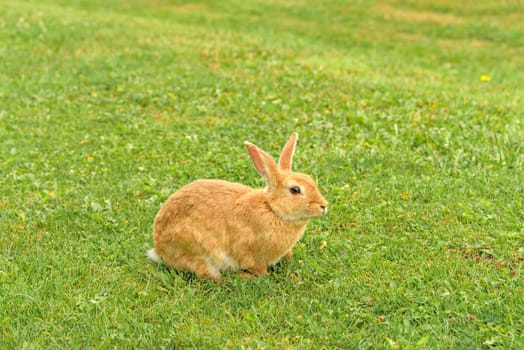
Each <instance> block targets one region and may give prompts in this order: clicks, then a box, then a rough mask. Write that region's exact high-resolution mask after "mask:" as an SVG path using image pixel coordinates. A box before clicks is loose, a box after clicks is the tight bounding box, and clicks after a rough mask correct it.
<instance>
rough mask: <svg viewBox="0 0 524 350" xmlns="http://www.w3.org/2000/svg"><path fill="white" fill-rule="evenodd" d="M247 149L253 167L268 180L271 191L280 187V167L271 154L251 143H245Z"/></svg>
mask: <svg viewBox="0 0 524 350" xmlns="http://www.w3.org/2000/svg"><path fill="white" fill-rule="evenodd" d="M244 145H245V146H246V149H247V151H248V153H249V155H250V156H251V160H252V161H253V165H254V166H255V169H257V171H258V173H259V174H260V175H262V177H263V178H264V179H265V180H266V182H267V186H268V188H269V190H273V189H275V188H276V187H277V185H278V167H277V163H275V161H274V160H273V158H271V156H270V155H269V154H267V153H266V152H264V151H262V150H261V149H260V148H258V147H257V146H255V145H254V144H252V143H250V142H247V141H246V142H244Z"/></svg>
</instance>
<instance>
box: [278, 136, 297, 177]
mask: <svg viewBox="0 0 524 350" xmlns="http://www.w3.org/2000/svg"><path fill="white" fill-rule="evenodd" d="M297 139H298V134H297V133H296V132H294V133H292V134H291V136H290V137H289V140H287V142H286V145H285V146H284V148H283V149H282V153H280V158H279V159H278V167H279V168H280V169H282V170H288V171H291V165H292V163H293V155H294V154H295V146H296V145H297Z"/></svg>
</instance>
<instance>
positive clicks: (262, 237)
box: [147, 133, 328, 282]
mask: <svg viewBox="0 0 524 350" xmlns="http://www.w3.org/2000/svg"><path fill="white" fill-rule="evenodd" d="M297 139H298V134H297V133H293V134H292V135H291V136H290V138H289V140H288V141H287V143H286V145H285V146H284V148H283V150H282V153H281V154H280V158H279V161H278V164H277V163H275V161H274V160H273V159H272V158H271V156H270V155H269V154H267V153H266V152H264V151H263V150H261V149H260V148H258V147H257V146H255V145H254V144H252V143H249V142H247V141H246V142H245V143H244V144H245V147H246V148H247V151H248V153H249V155H250V157H251V160H252V161H253V164H254V166H255V169H256V170H257V172H258V173H259V174H260V175H261V176H262V177H263V178H264V179H265V181H266V184H267V186H266V187H265V188H264V189H253V188H251V187H248V186H245V185H242V184H239V183H232V182H227V181H223V180H196V181H194V182H192V183H190V184H188V185H186V186H184V187H182V188H180V189H179V190H178V191H176V192H175V193H174V194H172V195H171V197H169V198H168V200H167V201H166V202H165V203H164V204H163V206H162V207H161V208H160V210H159V211H158V213H157V215H156V217H155V221H154V229H153V240H154V248H153V249H151V250H150V251H149V252H148V254H147V255H148V256H149V258H150V259H151V260H153V261H155V262H158V263H163V264H165V265H167V266H171V267H174V268H175V269H176V270H179V271H189V272H192V273H194V274H195V275H196V276H197V277H200V278H205V279H212V280H215V281H217V282H218V281H220V279H221V272H223V271H226V270H233V271H238V270H241V271H243V272H242V275H247V276H246V277H253V276H254V277H259V276H262V275H265V274H266V273H267V268H268V266H271V265H273V264H275V263H277V262H278V261H280V260H281V259H282V258H283V257H287V258H288V259H289V258H291V255H292V248H293V246H294V245H295V244H296V243H297V242H298V240H299V239H300V238H302V236H303V234H304V231H305V229H306V225H307V223H308V221H309V219H311V218H316V217H321V216H323V215H325V214H326V213H327V209H328V203H327V201H326V200H325V199H324V197H323V196H322V194H321V193H320V191H319V190H318V188H317V186H316V184H315V182H314V181H313V179H312V178H311V177H310V176H309V175H306V174H301V173H296V172H292V171H291V164H292V160H293V154H294V152H295V146H296V142H297Z"/></svg>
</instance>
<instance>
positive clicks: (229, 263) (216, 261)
mask: <svg viewBox="0 0 524 350" xmlns="http://www.w3.org/2000/svg"><path fill="white" fill-rule="evenodd" d="M204 260H205V262H206V264H207V266H208V269H209V270H210V271H212V273H218V274H220V272H221V271H226V270H229V269H231V270H233V271H235V270H238V268H239V266H238V262H237V261H235V260H234V259H233V258H232V257H230V256H229V255H227V254H226V252H224V251H220V252H218V254H216V255H214V256H212V257H205V258H204Z"/></svg>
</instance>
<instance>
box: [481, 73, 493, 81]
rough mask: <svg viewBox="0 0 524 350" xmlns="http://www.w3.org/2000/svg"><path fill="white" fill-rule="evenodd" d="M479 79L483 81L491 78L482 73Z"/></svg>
mask: <svg viewBox="0 0 524 350" xmlns="http://www.w3.org/2000/svg"><path fill="white" fill-rule="evenodd" d="M480 80H481V81H484V82H488V81H490V80H491V78H490V77H489V76H487V75H482V76H481V77H480Z"/></svg>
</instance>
